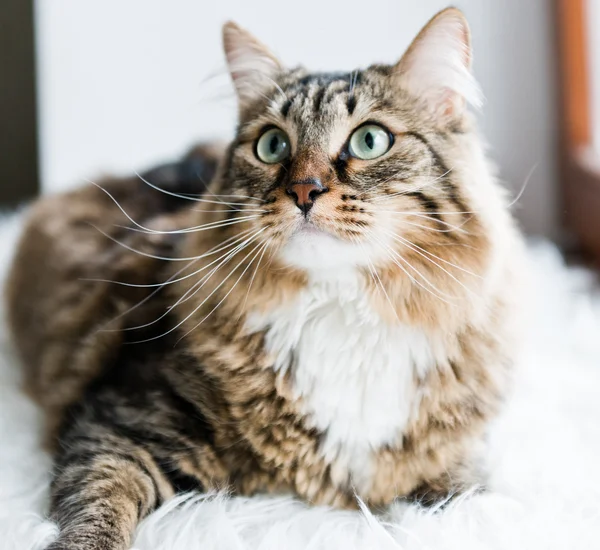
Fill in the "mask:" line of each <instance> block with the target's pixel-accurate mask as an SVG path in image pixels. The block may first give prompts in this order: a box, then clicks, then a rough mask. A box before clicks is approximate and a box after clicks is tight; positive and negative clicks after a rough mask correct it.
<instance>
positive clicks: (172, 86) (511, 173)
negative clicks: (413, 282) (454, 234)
mask: <svg viewBox="0 0 600 550" xmlns="http://www.w3.org/2000/svg"><path fill="white" fill-rule="evenodd" d="M447 4H448V0H420V1H419V2H416V1H414V0H410V1H409V0H368V1H364V0H361V1H360V2H359V1H356V0H355V1H346V2H343V3H342V2H339V1H338V0H295V1H293V2H282V1H281V0H254V1H252V2H249V1H248V0H219V1H218V2H198V1H197V0H173V1H170V2H168V3H167V2H164V1H163V0H128V1H127V2H122V1H121V0H89V1H86V2H79V1H77V0H37V3H36V9H37V26H38V38H39V42H38V55H39V63H40V65H39V77H40V83H41V96H40V108H41V117H42V127H41V130H42V131H41V148H42V157H41V158H42V181H43V185H44V188H45V189H46V190H57V189H60V188H64V187H65V186H70V185H74V184H79V183H81V181H82V178H84V177H86V176H92V177H93V176H95V175H97V174H98V173H99V172H103V171H118V172H125V173H127V172H131V171H132V170H134V169H138V168H140V166H143V165H145V164H150V163H152V162H155V161H157V160H160V159H162V158H165V157H169V156H171V155H176V154H179V152H181V150H182V149H183V148H185V147H186V146H187V145H188V144H189V143H191V142H192V141H194V140H196V139H199V138H207V137H213V136H220V137H227V136H228V135H230V132H231V128H232V126H233V114H234V112H235V111H234V103H233V101H232V98H231V94H230V88H229V83H228V81H227V79H226V78H223V76H220V77H217V78H213V79H210V80H209V81H208V82H203V81H204V79H205V77H206V76H208V75H209V74H211V73H214V72H215V71H216V72H217V73H219V74H220V75H223V58H222V54H221V51H220V25H221V24H222V23H223V21H225V20H226V19H229V18H233V19H235V20H237V21H238V22H240V23H241V24H242V25H244V26H246V27H248V28H249V29H250V30H252V31H253V32H254V33H255V34H256V35H258V36H259V37H260V38H261V39H262V40H263V41H264V42H266V43H267V44H269V45H271V46H272V47H273V49H274V50H275V51H276V52H277V53H278V54H279V55H280V57H281V58H282V59H283V60H284V61H286V62H288V63H299V62H302V63H303V64H305V65H307V66H309V67H312V68H315V69H351V68H354V67H355V66H357V65H358V66H361V65H367V64H369V63H370V62H373V61H387V62H392V61H394V60H395V59H397V58H398V57H399V56H400V55H401V53H402V51H403V49H404V48H405V47H406V46H407V45H408V43H409V42H410V40H411V38H412V37H413V36H414V35H415V34H416V32H417V31H418V30H419V28H420V27H421V26H422V25H423V24H424V23H425V22H426V20H427V19H428V18H429V17H431V16H432V15H433V14H434V13H435V12H436V11H437V10H439V9H441V8H443V7H445V6H446V5H447ZM457 4H458V7H461V8H463V9H464V11H465V12H466V14H467V16H468V17H469V20H470V22H471V26H472V30H473V41H474V48H475V73H476V76H477V77H478V79H479V80H480V82H481V85H482V87H483V90H484V92H485V94H486V96H487V103H486V105H485V107H484V110H483V112H482V114H481V120H482V128H483V130H484V133H485V134H486V136H487V138H488V140H489V143H490V146H491V155H492V156H493V157H494V158H495V160H496V161H497V163H498V165H499V167H500V174H501V177H502V178H503V179H504V180H505V181H506V182H507V185H508V186H509V187H510V188H511V189H514V190H515V191H518V189H519V188H520V187H521V186H522V184H523V183H524V181H525V179H526V178H527V176H528V174H529V173H530V172H531V171H532V170H533V169H534V168H535V170H534V172H533V175H532V177H531V180H530V182H529V186H528V188H527V192H526V193H525V195H524V196H523V198H522V200H521V201H520V202H519V204H518V205H517V207H516V208H517V210H518V213H519V216H520V218H521V219H522V221H523V225H524V226H525V227H526V228H527V230H529V231H530V232H533V233H540V234H545V235H555V234H556V230H557V215H556V211H557V204H556V202H557V199H556V172H557V170H556V154H555V153H556V151H555V140H556V126H557V124H556V123H557V120H556V109H555V107H556V97H555V91H554V90H555V82H554V74H553V73H554V59H555V55H554V44H553V31H552V18H551V13H550V9H551V6H552V2H550V1H549V0H501V1H500V0H462V1H458V2H457Z"/></svg>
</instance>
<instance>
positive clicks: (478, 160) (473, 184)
mask: <svg viewBox="0 0 600 550" xmlns="http://www.w3.org/2000/svg"><path fill="white" fill-rule="evenodd" d="M224 45H225V52H226V56H227V60H228V64H229V67H230V72H231V75H232V78H233V82H234V84H235V89H236V91H237V95H238V100H239V102H238V103H239V126H238V130H237V133H236V137H235V139H234V141H233V143H232V145H231V147H230V149H229V152H228V155H227V158H226V159H225V162H224V164H223V167H222V173H221V181H220V189H221V190H220V191H219V193H224V194H228V195H230V196H236V197H242V198H239V199H236V200H238V201H242V202H240V203H239V205H238V207H237V208H239V209H240V210H241V211H237V210H236V211H234V212H232V213H231V217H232V218H233V217H237V218H242V217H246V218H247V222H244V224H242V225H240V226H239V227H240V228H244V230H245V231H247V233H246V235H249V236H250V235H253V234H254V233H255V232H257V231H258V232H260V233H258V234H257V236H255V237H254V239H255V241H254V242H256V243H268V244H265V247H267V248H268V249H271V251H272V253H273V254H275V255H276V256H277V257H278V259H279V260H280V261H281V262H282V263H284V264H287V265H290V266H294V267H296V268H300V269H306V270H317V271H318V270H324V269H332V268H333V269H338V268H347V267H357V268H361V269H365V270H366V269H372V268H373V267H376V268H383V269H385V268H386V266H387V267H388V268H389V267H393V269H396V270H401V271H402V272H404V273H406V275H407V276H408V277H410V278H411V279H416V280H417V281H419V275H418V274H417V273H416V272H414V271H413V270H414V264H415V263H417V264H419V265H427V266H428V267H429V268H431V267H432V266H431V265H429V264H428V262H426V261H425V260H428V261H429V263H431V262H434V263H437V264H439V265H440V266H441V267H442V268H447V267H448V266H449V265H450V264H454V263H456V262H457V261H458V260H457V259H456V258H457V255H466V256H467V257H466V258H464V257H461V259H460V262H461V264H463V265H465V264H466V266H467V267H468V266H476V265H478V264H481V257H479V256H478V252H476V250H482V249H484V248H485V246H484V245H483V243H482V241H481V239H482V238H485V237H486V232H487V231H488V229H489V228H490V227H491V226H493V224H494V219H495V217H496V216H497V215H498V212H501V211H502V208H503V206H502V199H501V195H500V193H498V191H497V189H496V187H495V184H494V183H493V180H492V178H491V176H490V175H489V172H488V168H487V164H486V162H485V160H484V155H483V153H482V147H481V144H480V141H479V138H478V137H477V135H476V133H475V131H474V129H473V126H472V123H471V116H470V115H469V113H468V111H467V105H468V104H474V105H477V104H479V102H480V92H479V88H478V86H477V84H476V82H475V80H474V78H473V76H472V74H471V44H470V33H469V28H468V25H467V22H466V20H465V18H464V16H463V15H462V13H461V12H460V11H458V10H456V9H452V8H451V9H448V10H445V11H443V12H441V13H439V14H438V15H437V16H435V17H434V18H433V19H432V20H431V21H430V22H429V23H428V24H427V25H426V26H425V27H424V28H423V30H422V31H421V32H420V34H419V35H418V36H417V37H416V39H415V40H414V41H413V43H412V44H411V46H410V47H409V49H408V50H407V51H406V53H405V54H404V55H403V56H402V57H401V59H400V60H399V61H398V62H397V63H396V64H395V65H373V66H371V67H368V68H366V69H364V70H356V71H352V72H349V73H311V72H309V71H306V70H305V69H303V68H296V69H292V70H290V69H286V68H285V67H284V66H283V65H282V64H281V63H280V62H279V61H278V59H277V58H276V57H275V56H274V55H273V54H272V53H271V52H270V51H269V50H268V49H267V48H266V47H265V46H264V45H262V44H261V43H260V42H258V41H257V40H256V39H255V38H254V37H252V36H251V35H250V34H249V33H248V32H246V31H245V30H242V29H241V28H239V27H238V26H237V25H235V24H233V23H228V24H226V25H225V27H224ZM244 197H248V198H247V199H244ZM242 203H246V205H245V206H242ZM232 223H233V220H232ZM250 226H251V229H250V230H248V227H250ZM483 253H484V252H481V254H483ZM411 258H413V260H414V261H411ZM470 259H471V260H473V261H469V260H470ZM421 284H426V283H424V282H421Z"/></svg>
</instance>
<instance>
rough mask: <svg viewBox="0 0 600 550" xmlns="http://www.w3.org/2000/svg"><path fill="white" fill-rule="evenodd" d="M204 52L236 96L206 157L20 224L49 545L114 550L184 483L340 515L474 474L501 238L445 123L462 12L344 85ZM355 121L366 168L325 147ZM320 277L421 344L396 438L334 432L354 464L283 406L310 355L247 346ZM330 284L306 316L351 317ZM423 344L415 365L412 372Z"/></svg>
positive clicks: (15, 304) (491, 184) (477, 155)
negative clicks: (380, 140)
mask: <svg viewBox="0 0 600 550" xmlns="http://www.w3.org/2000/svg"><path fill="white" fill-rule="evenodd" d="M224 38H225V40H224V41H225V47H226V53H227V56H228V61H229V64H230V68H231V73H232V76H233V80H234V84H235V86H236V89H237V93H238V96H239V99H240V125H239V128H238V131H237V134H236V137H235V139H234V141H233V142H232V144H231V145H230V147H229V148H228V149H227V151H226V152H225V153H221V152H219V151H217V150H215V149H212V150H210V149H207V148H199V149H197V150H195V151H193V152H192V153H191V154H190V155H188V157H186V158H185V159H183V160H182V161H181V162H180V163H176V164H174V165H170V166H166V167H161V168H159V169H157V170H154V171H152V172H150V173H147V174H145V175H144V176H143V179H144V180H146V182H148V183H150V184H153V185H156V186H158V187H160V188H162V189H163V190H164V191H166V193H163V194H161V193H160V192H159V191H156V190H153V189H151V187H149V186H148V185H146V184H145V183H144V182H143V181H142V180H139V179H131V180H113V181H105V182H103V183H102V185H101V186H102V188H103V189H104V190H102V189H100V188H97V187H93V186H89V187H86V188H83V189H80V190H77V191H74V192H72V193H68V194H66V195H61V196H57V197H49V198H45V199H43V200H41V201H40V202H39V203H38V204H37V205H35V206H34V207H33V209H32V211H31V213H30V218H29V222H28V224H27V227H26V229H25V232H24V235H23V238H22V241H21V245H20V248H19V251H18V254H17V257H16V259H15V263H14V266H13V270H12V274H11V277H10V280H9V282H8V288H7V297H8V306H9V317H10V324H11V327H12V331H13V334H14V337H15V341H16V343H17V347H18V349H19V351H20V353H21V355H22V358H23V362H24V365H25V371H26V380H27V384H28V388H29V391H30V392H31V393H32V394H33V395H34V396H35V397H36V399H37V400H38V401H39V402H40V404H41V405H42V406H43V407H44V410H45V412H46V414H47V418H48V441H49V443H50V444H51V445H52V448H53V451H54V454H55V462H56V465H55V472H54V480H53V484H52V497H51V498H52V502H51V514H52V517H53V518H55V519H56V521H57V522H58V524H59V526H60V530H61V532H60V536H59V538H58V539H57V541H55V542H54V543H53V545H52V546H51V549H52V550H83V549H86V550H125V549H126V548H128V547H129V546H130V544H131V542H132V534H133V531H134V529H135V527H136V525H137V524H138V523H139V521H140V520H141V519H142V518H144V517H145V516H146V515H147V514H148V513H150V512H151V511H152V510H154V509H155V508H156V507H157V506H159V505H160V504H161V503H162V502H164V501H165V500H167V499H168V498H170V497H171V496H173V495H174V494H176V493H179V492H184V491H189V490H201V491H207V490H211V489H223V488H229V489H231V490H232V491H234V492H237V493H240V494H253V493H256V492H264V491H268V492H278V491H290V490H291V491H293V492H295V493H296V494H297V495H299V496H300V497H302V498H304V499H305V500H307V501H309V502H311V503H317V504H330V505H334V506H340V507H355V506H356V499H355V491H356V493H357V494H358V496H360V497H361V498H362V499H363V500H364V501H365V502H366V503H367V504H369V505H372V506H380V505H386V504H389V503H390V502H391V501H393V500H394V499H395V498H398V497H407V498H419V499H424V501H431V500H435V499H439V498H445V497H446V496H449V495H452V494H453V493H455V492H459V491H461V490H462V489H464V488H465V487H468V486H471V485H473V484H479V483H482V482H484V477H483V474H482V472H481V468H480V465H479V462H478V456H479V447H480V445H481V443H482V441H483V439H484V435H485V428H486V425H487V423H488V421H489V419H490V418H491V417H492V416H493V415H494V414H495V413H496V411H497V409H498V407H499V405H500V403H501V400H502V397H503V395H504V394H505V391H506V386H507V382H508V373H509V370H510V364H511V357H512V354H513V332H514V331H515V329H514V327H513V315H514V313H513V301H515V297H514V290H515V287H516V284H517V282H518V276H517V275H518V271H519V264H518V260H517V258H518V253H519V247H520V239H519V236H518V234H517V232H516V230H515V228H514V225H513V223H512V220H511V218H510V215H509V214H508V212H507V209H506V205H505V201H504V197H503V196H502V192H501V191H500V190H499V189H498V187H497V185H496V183H495V181H494V178H493V175H492V174H491V173H490V169H489V167H488V166H487V163H486V161H485V159H484V156H483V153H482V148H481V145H480V142H479V139H478V137H477V134H476V132H475V131H474V130H473V128H472V123H471V121H470V117H469V115H468V114H467V113H466V111H465V103H466V102H467V101H468V100H469V101H472V102H473V101H474V100H475V99H476V97H475V96H476V93H475V91H474V88H473V83H472V82H471V77H470V73H469V67H470V44H469V33H468V26H467V24H466V22H465V21H464V18H463V16H462V15H461V14H460V12H458V11H457V10H454V9H449V10H446V11H444V12H441V13H440V14H438V16H436V17H435V18H434V19H433V20H432V21H431V22H430V23H429V24H428V25H427V26H426V27H425V29H424V30H423V31H422V32H421V33H420V34H419V36H418V37H417V39H416V40H415V42H414V43H413V45H412V46H411V47H410V48H409V50H408V52H407V53H406V54H405V56H404V57H403V58H402V59H401V60H400V62H399V63H398V64H396V65H395V66H383V65H374V66H372V67H369V68H367V69H365V70H361V71H354V72H352V73H349V74H312V73H308V72H306V71H305V70H304V69H301V68H300V69H295V70H292V71H289V70H286V69H284V68H283V67H282V66H281V65H280V64H279V62H278V61H277V59H275V58H274V56H273V55H272V54H271V53H270V52H268V50H266V48H265V47H264V46H263V45H262V44H260V43H259V42H257V41H256V40H255V39H254V38H253V37H251V36H250V35H248V34H247V33H246V32H245V31H243V30H241V29H239V27H237V26H235V25H233V24H228V25H226V27H225V32H224ZM440 43H441V46H442V51H438V49H439V48H440ZM438 58H439V59H441V60H442V63H438V64H437V65H436V64H435V60H436V59H438ZM430 63H433V64H434V66H432V67H429V66H428V64H430ZM365 124H377V125H378V126H380V127H381V128H385V129H387V131H388V132H389V136H390V137H389V147H388V150H386V151H385V152H384V153H383V154H381V155H379V156H378V157H376V158H373V159H371V160H365V159H361V158H359V157H358V156H357V155H355V154H354V153H352V151H351V148H350V144H349V140H350V139H351V138H350V136H352V135H353V133H354V131H355V130H356V129H357V128H360V127H361V126H362V125H365ZM273 127H275V128H279V129H280V130H281V131H282V132H284V135H285V136H287V138H288V139H289V143H288V146H289V151H290V154H289V155H288V156H287V157H282V159H281V162H274V163H271V164H269V163H266V162H264V161H261V160H260V158H259V157H258V154H257V141H258V140H259V138H260V137H261V136H262V135H263V134H264V132H265V131H266V130H268V129H269V128H273ZM217 163H218V168H217ZM313 180H314V181H318V183H319V186H321V187H320V188H321V189H323V190H324V191H323V192H322V193H320V194H319V196H318V197H317V198H316V199H314V202H313V204H312V205H311V208H310V211H303V213H302V214H301V213H300V211H299V209H298V208H297V207H296V205H295V204H294V200H293V198H292V197H291V195H290V192H289V189H290V186H292V185H293V184H302V183H303V182H306V181H311V182H312V181H313ZM209 181H210V185H209V186H208V189H206V184H207V183H208V182H209ZM315 185H316V184H315ZM106 192H108V193H110V194H111V195H112V196H113V199H114V200H113V199H111V197H110V196H109V195H108V194H107V193H106ZM203 193H204V194H203ZM199 197H201V198H199ZM197 199H198V200H197ZM190 201H191V202H190ZM115 203H118V204H119V205H120V206H121V207H122V208H123V209H124V210H125V211H126V212H127V213H128V214H129V216H130V217H131V218H132V219H134V220H135V221H136V223H133V222H131V220H129V219H128V218H126V217H125V216H124V215H123V213H122V211H121V210H120V209H119V208H118V207H117V206H116V204H115ZM98 230H100V231H98ZM298 239H299V240H298ZM303 239H305V240H303ZM307 239H308V240H307ZM310 239H313V240H312V241H311V240H310ZM115 241H116V242H115ZM307 242H309V243H313V244H312V245H311V246H310V247H308V248H307V245H306V243H307ZM123 245H125V246H123ZM303 247H304V248H303ZM325 272H326V273H327V276H328V277H331V276H332V274H333V275H335V276H336V277H337V276H338V275H340V274H341V275H348V276H349V277H350V278H349V280H350V281H352V282H357V284H358V285H359V287H358V288H360V293H359V296H358V298H353V300H355V301H356V300H358V299H363V298H364V304H362V302H361V307H363V306H364V307H365V308H367V309H368V311H367V313H365V315H366V314H369V315H371V316H372V317H373V318H375V319H376V323H375V325H376V327H377V329H379V330H381V331H384V330H387V329H388V328H390V327H391V328H392V329H396V328H398V327H408V328H409V329H410V330H411V331H413V332H414V333H415V334H417V335H418V337H419V338H422V340H423V341H425V342H426V346H425V345H423V344H421V343H419V342H420V340H418V341H417V339H416V338H415V342H416V343H415V342H412V341H408V342H407V345H411V346H413V347H412V348H410V349H411V353H413V355H409V357H410V361H406V362H403V361H404V360H402V359H400V358H398V363H397V364H396V363H394V364H393V365H392V366H396V367H397V368H398V369H406V372H408V374H409V376H407V378H406V381H405V382H404V383H405V384H406V387H405V388H400V387H398V388H395V387H394V388H391V389H390V390H389V391H397V392H398V396H399V397H398V400H400V393H399V392H400V391H401V390H406V391H407V393H405V394H404V395H410V396H411V399H412V401H411V403H410V404H411V405H412V407H411V408H410V410H409V412H408V413H407V418H406V424H405V425H404V424H403V425H401V426H400V425H398V426H396V425H392V426H391V429H392V431H393V432H394V434H395V435H394V437H392V438H389V437H388V438H387V439H384V440H382V441H380V442H378V443H377V445H375V446H371V443H370V440H369V439H368V438H369V436H370V435H371V434H369V433H365V432H364V431H361V430H364V428H363V427H361V426H360V425H358V424H357V426H356V434H353V435H358V436H360V437H358V439H359V440H360V441H367V442H368V445H365V446H363V447H360V449H362V450H359V452H358V454H357V451H356V449H355V448H350V445H346V442H342V443H340V446H339V448H337V447H336V453H337V454H335V456H331V455H327V454H326V453H325V452H324V448H325V444H326V443H327V442H328V441H329V439H328V438H329V437H332V433H333V432H335V429H334V427H333V425H330V426H329V428H328V429H324V430H323V429H318V428H317V427H316V426H317V424H318V421H319V414H320V412H319V411H320V409H319V406H322V405H323V404H322V403H319V402H318V400H315V398H314V396H313V395H312V394H311V391H310V388H309V390H306V389H304V390H303V391H299V388H300V387H301V386H300V385H299V382H298V380H299V372H298V371H299V369H301V368H302V365H303V363H302V361H301V360H302V354H303V353H309V352H310V351H311V350H310V349H309V350H308V351H307V350H306V348H302V347H301V346H300V345H298V346H297V347H296V348H294V349H293V350H292V353H291V354H290V355H291V356H290V358H289V362H290V365H289V369H288V370H284V371H281V372H280V371H278V370H277V368H276V364H277V361H278V358H277V357H276V355H277V353H278V352H280V351H282V350H281V349H279V348H277V347H276V346H277V345H279V346H285V345H286V344H287V342H283V344H282V343H281V342H279V343H277V339H276V338H271V336H270V331H271V330H273V331H276V330H284V329H285V327H286V317H285V316H286V315H289V313H286V307H289V306H290V305H293V304H297V303H302V300H303V299H305V298H306V297H307V296H308V298H306V299H307V300H308V299H313V300H316V299H317V298H315V296H317V295H318V292H317V291H319V289H321V287H320V286H319V285H321V284H322V281H321V279H320V277H322V276H323V273H325ZM98 279H101V280H102V281H98ZM334 279H335V277H334ZM109 281H119V282H120V283H121V284H115V283H112V282H109ZM131 285H133V286H131ZM323 288H328V287H327V285H324V286H323ZM315 289H317V290H315ZM321 290H322V289H321ZM346 290H347V289H346V288H345V287H344V285H340V286H339V287H336V289H335V290H333V291H330V290H327V292H333V294H331V295H328V296H327V299H328V300H330V301H329V302H324V304H325V306H327V307H338V306H339V304H340V303H342V302H343V303H344V305H345V306H347V307H350V308H351V307H355V306H354V305H353V304H354V302H352V300H350V299H348V298H347V296H345V295H344V294H343V293H344V292H345V291H346ZM311 292H312V293H313V294H311ZM336 293H337V294H336ZM332 303H333V305H332ZM348 303H350V305H349V306H348ZM321 306H322V309H326V308H325V306H323V304H321ZM273 312H277V315H276V318H275V320H274V321H269V323H270V324H268V325H267V327H266V328H260V329H256V328H253V326H254V325H252V323H253V322H254V321H256V319H264V318H268V316H269V315H271V314H273ZM355 313H356V312H354V311H353V313H352V314H355ZM320 315H321V317H319V316H318V315H317V316H316V318H315V319H312V321H313V322H318V321H320V320H322V319H323V316H324V315H325V314H324V313H323V314H320ZM253 320H254V321H253ZM356 320H357V322H360V320H361V318H360V316H358V314H357V316H356ZM278 323H281V325H282V326H283V328H281V326H278ZM302 330H307V329H306V325H303V326H302ZM328 330H330V331H331V333H332V334H322V333H319V332H315V336H314V337H315V339H318V340H319V341H318V342H315V345H321V346H323V345H330V346H334V344H331V343H330V342H335V341H336V340H335V339H334V338H333V336H335V334H333V333H334V332H335V331H336V330H341V329H340V328H339V327H337V326H333V327H331V326H329V327H328ZM364 330H366V329H364ZM373 330H375V329H373ZM413 332H410V334H413ZM344 334H345V333H344ZM384 334H387V333H384ZM407 334H409V333H408V332H407ZM330 336H331V339H330V338H329V337H330ZM410 338H411V337H410V336H409V337H407V340H410ZM274 341H275V344H274V343H273V342H274ZM324 343H325V344H324ZM350 344H352V343H351V342H350ZM384 344H387V342H386V343H384ZM419 346H420V347H419ZM352 349H353V354H352V357H353V358H355V357H357V358H359V359H360V358H361V357H362V356H361V353H363V352H364V350H362V349H359V348H352ZM423 350H425V351H426V352H427V353H428V354H429V355H430V356H431V357H432V358H433V359H431V362H432V365H428V367H427V368H423V369H419V368H417V367H418V365H417V360H416V359H414V356H417V355H419V352H423ZM283 351H285V348H284V350H283ZM325 351H330V350H329V349H326V350H325ZM333 351H334V352H338V351H340V350H339V349H338V348H334V349H333ZM374 351H377V349H376V348H374ZM421 355H422V353H421ZM428 357H429V356H428ZM367 359H368V358H367ZM380 360H381V359H380ZM381 361H382V362H383V363H385V361H384V360H381ZM316 362H317V363H318V362H319V361H316ZM336 362H337V361H334V362H333V363H336ZM358 365H359V367H360V368H363V367H364V366H365V364H364V362H363V363H359V364H358ZM317 366H318V365H317ZM369 366H371V365H370V364H369ZM372 366H373V368H382V369H383V371H382V372H389V371H386V370H385V368H388V367H389V366H390V365H388V364H383V365H379V364H377V365H372ZM332 367H339V365H336V364H333V365H332V364H328V365H327V364H323V365H322V370H326V369H331V368H332ZM361 372H362V371H361ZM369 372H370V371H369ZM403 372H404V371H403ZM319 374H327V373H319ZM349 374H351V373H349ZM368 374H369V373H367V374H365V375H364V378H362V379H361V384H364V388H363V386H360V388H359V389H365V391H366V389H367V386H368V385H369V384H370V383H372V380H371V381H370V380H369V376H368ZM342 376H346V373H344V374H343V375H342ZM339 382H340V383H342V382H346V380H341V379H340V380H339ZM336 383H337V380H336ZM334 390H335V388H333V389H332V391H334ZM384 391H388V388H385V389H384ZM393 395H395V394H393ZM377 396H378V397H379V394H377ZM349 399H350V398H349ZM352 404H353V406H354V407H355V408H356V409H360V410H363V408H365V410H366V405H365V403H363V402H357V403H354V402H353V403H352ZM378 405H379V404H378ZM336 420H338V418H337V417H336ZM342 420H343V418H342ZM371 420H372V419H370V418H367V417H365V418H362V417H361V422H362V421H364V422H365V426H368V425H369V423H368V422H369V421H371ZM359 424H360V423H359ZM349 449H350V450H349ZM352 452H354V453H355V454H354V455H352V457H353V459H356V457H357V456H358V466H356V464H355V463H352V461H351V460H350V459H347V458H346V457H347V455H348V456H350V454H351V453H352ZM345 453H346V454H345ZM361 453H362V454H361Z"/></svg>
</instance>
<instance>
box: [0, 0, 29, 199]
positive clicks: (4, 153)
mask: <svg viewBox="0 0 600 550" xmlns="http://www.w3.org/2000/svg"><path fill="white" fill-rule="evenodd" d="M33 44H34V41H33V2H30V1H27V0H2V1H1V2H0V206H6V205H9V204H16V203H18V202H20V201H22V200H24V199H26V198H29V197H31V196H33V195H35V193H36V192H37V189H38V170H37V159H38V154H37V129H36V116H35V106H36V102H35V78H34V76H35V66H34V61H35V59H34V45H33Z"/></svg>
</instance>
